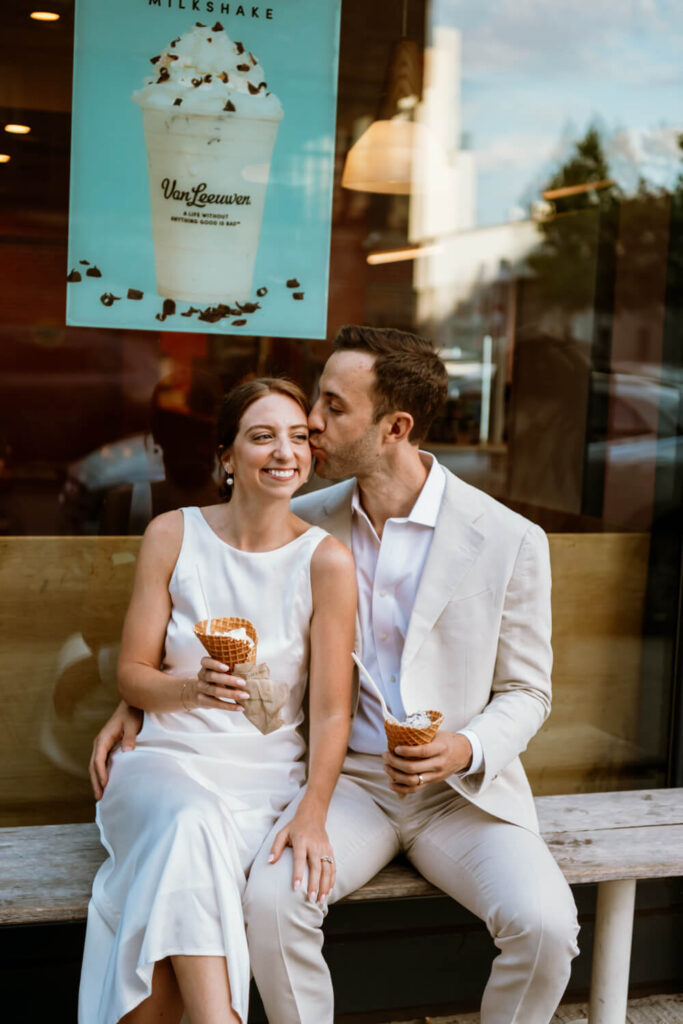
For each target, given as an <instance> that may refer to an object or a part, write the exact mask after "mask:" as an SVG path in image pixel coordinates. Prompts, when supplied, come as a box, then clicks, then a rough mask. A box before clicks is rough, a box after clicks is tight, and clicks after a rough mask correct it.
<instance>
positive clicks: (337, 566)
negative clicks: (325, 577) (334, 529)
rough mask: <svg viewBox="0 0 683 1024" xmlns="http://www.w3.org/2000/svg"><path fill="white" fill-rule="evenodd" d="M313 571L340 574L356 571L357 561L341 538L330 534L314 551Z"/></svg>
mask: <svg viewBox="0 0 683 1024" xmlns="http://www.w3.org/2000/svg"><path fill="white" fill-rule="evenodd" d="M311 572H312V573H313V572H321V573H330V572H333V573H335V574H340V575H348V574H354V573H355V562H354V561H353V555H352V554H351V552H350V551H349V549H348V548H347V547H346V545H345V544H342V542H341V541H340V540H337V538H336V537H333V536H332V535H331V534H328V535H327V537H324V538H323V539H322V540H321V541H320V543H319V544H318V546H317V548H316V549H315V551H314V552H313V557H312V559H311Z"/></svg>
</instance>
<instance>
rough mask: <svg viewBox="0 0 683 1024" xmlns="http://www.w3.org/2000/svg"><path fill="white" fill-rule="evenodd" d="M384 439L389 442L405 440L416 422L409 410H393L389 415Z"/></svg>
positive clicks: (395, 442)
mask: <svg viewBox="0 0 683 1024" xmlns="http://www.w3.org/2000/svg"><path fill="white" fill-rule="evenodd" d="M386 420H387V424H386V431H385V435H384V439H385V441H386V442H387V444H398V442H399V441H405V440H406V438H407V437H408V436H409V434H410V431H411V430H412V429H413V425H414V423H415V421H414V419H413V417H412V416H411V415H410V413H409V412H392V413H390V414H389V415H388V416H387V417H386Z"/></svg>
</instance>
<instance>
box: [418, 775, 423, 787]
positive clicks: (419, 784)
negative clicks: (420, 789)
mask: <svg viewBox="0 0 683 1024" xmlns="http://www.w3.org/2000/svg"><path fill="white" fill-rule="evenodd" d="M423 782H424V779H423V778H422V776H421V775H418V777H417V784H418V786H421V785H422V783H423Z"/></svg>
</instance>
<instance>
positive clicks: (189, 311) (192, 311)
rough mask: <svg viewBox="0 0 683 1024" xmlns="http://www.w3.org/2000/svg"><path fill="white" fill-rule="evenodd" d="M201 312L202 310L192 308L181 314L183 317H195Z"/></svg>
mask: <svg viewBox="0 0 683 1024" xmlns="http://www.w3.org/2000/svg"><path fill="white" fill-rule="evenodd" d="M200 312H201V310H199V309H197V307H196V306H190V308H189V309H186V310H185V312H184V313H181V314H180V315H181V316H194V314H195V313H200Z"/></svg>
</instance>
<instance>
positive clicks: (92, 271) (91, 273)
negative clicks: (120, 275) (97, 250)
mask: <svg viewBox="0 0 683 1024" xmlns="http://www.w3.org/2000/svg"><path fill="white" fill-rule="evenodd" d="M85 276H86V277H102V271H101V270H100V269H99V267H94V266H93V267H88V269H87V270H86V272H85Z"/></svg>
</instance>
